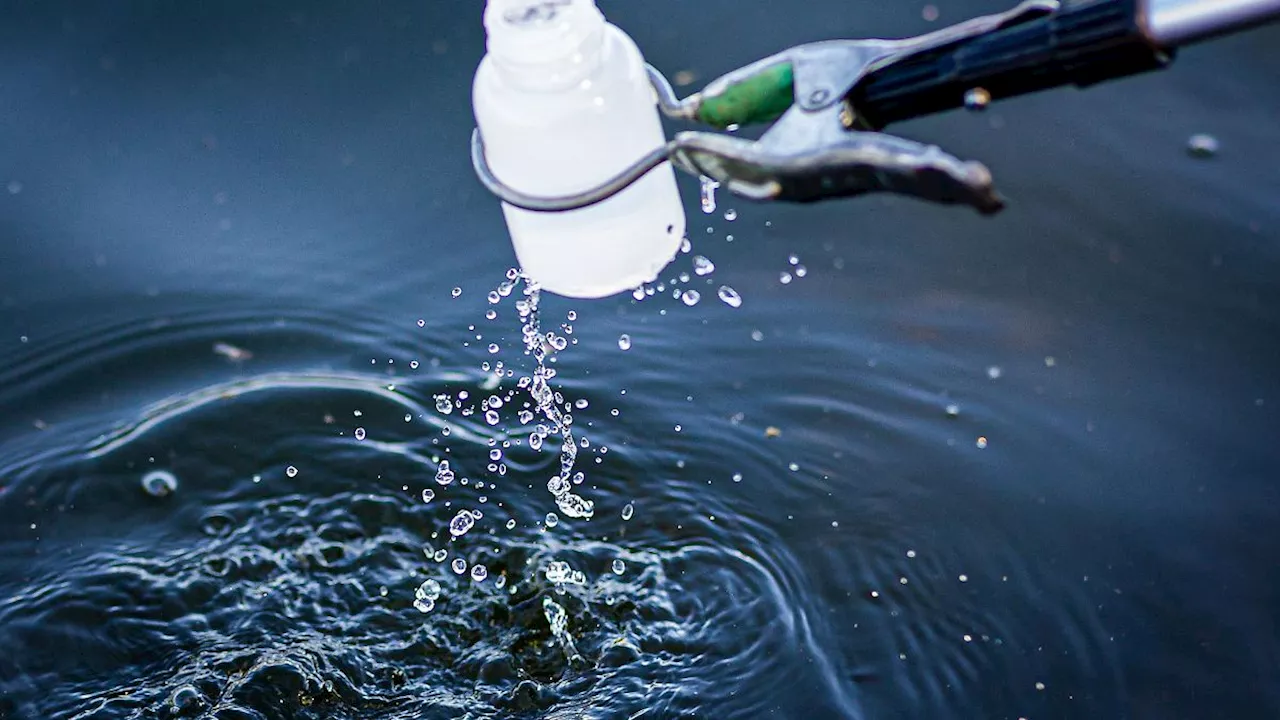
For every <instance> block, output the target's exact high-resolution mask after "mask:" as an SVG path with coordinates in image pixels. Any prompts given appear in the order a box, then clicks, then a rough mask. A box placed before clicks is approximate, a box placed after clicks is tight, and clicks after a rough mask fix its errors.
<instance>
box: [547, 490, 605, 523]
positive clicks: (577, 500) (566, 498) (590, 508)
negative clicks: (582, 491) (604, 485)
mask: <svg viewBox="0 0 1280 720" xmlns="http://www.w3.org/2000/svg"><path fill="white" fill-rule="evenodd" d="M556 507H558V508H560V512H562V513H564V514H565V516H566V517H571V518H580V519H586V520H589V519H591V517H592V516H593V515H595V512H596V504H595V503H594V502H592V501H590V500H588V499H586V498H584V497H582V496H581V495H577V494H575V493H571V492H566V493H563V494H561V495H557V496H556Z"/></svg>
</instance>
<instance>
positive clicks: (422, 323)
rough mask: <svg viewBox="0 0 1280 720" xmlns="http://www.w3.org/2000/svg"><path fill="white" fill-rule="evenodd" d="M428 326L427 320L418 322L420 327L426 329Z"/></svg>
mask: <svg viewBox="0 0 1280 720" xmlns="http://www.w3.org/2000/svg"><path fill="white" fill-rule="evenodd" d="M426 326H427V321H426V320H422V319H419V320H418V327H426Z"/></svg>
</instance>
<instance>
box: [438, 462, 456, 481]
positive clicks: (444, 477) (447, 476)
mask: <svg viewBox="0 0 1280 720" xmlns="http://www.w3.org/2000/svg"><path fill="white" fill-rule="evenodd" d="M453 478H454V473H453V470H451V469H450V468H449V461H448V460H441V461H440V466H439V467H437V468H436V482H437V483H439V484H441V485H448V484H450V483H452V482H453Z"/></svg>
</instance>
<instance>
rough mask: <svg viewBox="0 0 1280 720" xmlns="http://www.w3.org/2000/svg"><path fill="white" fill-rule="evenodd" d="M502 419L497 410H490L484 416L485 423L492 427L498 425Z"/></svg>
mask: <svg viewBox="0 0 1280 720" xmlns="http://www.w3.org/2000/svg"><path fill="white" fill-rule="evenodd" d="M500 419H501V418H499V417H498V411H497V410H490V411H488V412H486V413H485V414H484V421H485V422H487V423H489V424H490V425H497V424H498V421H499V420H500Z"/></svg>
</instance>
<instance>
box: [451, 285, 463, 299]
mask: <svg viewBox="0 0 1280 720" xmlns="http://www.w3.org/2000/svg"><path fill="white" fill-rule="evenodd" d="M461 294H462V288H460V287H456V288H454V289H453V296H454V297H458V296H459V295H461Z"/></svg>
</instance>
